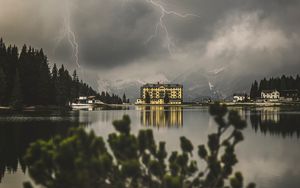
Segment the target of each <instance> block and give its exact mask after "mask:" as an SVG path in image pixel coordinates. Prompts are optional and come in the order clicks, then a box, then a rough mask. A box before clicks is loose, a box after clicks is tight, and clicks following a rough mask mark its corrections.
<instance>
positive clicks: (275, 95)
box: [260, 90, 280, 101]
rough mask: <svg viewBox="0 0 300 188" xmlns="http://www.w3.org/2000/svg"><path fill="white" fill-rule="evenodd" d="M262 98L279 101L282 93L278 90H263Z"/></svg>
mask: <svg viewBox="0 0 300 188" xmlns="http://www.w3.org/2000/svg"><path fill="white" fill-rule="evenodd" d="M260 96H261V98H262V99H264V100H268V101H278V100H279V98H280V93H279V91H277V90H262V91H261V95H260Z"/></svg>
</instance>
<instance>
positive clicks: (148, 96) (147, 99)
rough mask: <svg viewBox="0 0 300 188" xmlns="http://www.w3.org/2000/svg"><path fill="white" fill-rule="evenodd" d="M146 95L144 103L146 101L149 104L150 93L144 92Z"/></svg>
mask: <svg viewBox="0 0 300 188" xmlns="http://www.w3.org/2000/svg"><path fill="white" fill-rule="evenodd" d="M145 95H146V96H145V103H147V104H150V102H151V98H150V95H149V93H148V92H146V94H145Z"/></svg>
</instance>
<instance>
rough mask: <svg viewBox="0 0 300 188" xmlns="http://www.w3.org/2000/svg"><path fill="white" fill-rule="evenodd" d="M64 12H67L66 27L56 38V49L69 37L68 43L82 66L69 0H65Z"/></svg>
mask: <svg viewBox="0 0 300 188" xmlns="http://www.w3.org/2000/svg"><path fill="white" fill-rule="evenodd" d="M64 13H65V14H64V18H63V26H64V28H63V31H62V33H61V34H60V36H59V37H58V38H57V39H56V44H55V47H54V51H55V49H56V48H57V46H58V45H59V44H60V43H61V41H62V40H63V39H67V41H68V43H69V44H70V46H71V48H72V53H73V58H74V61H75V64H76V66H77V67H78V68H81V66H80V63H79V44H78V42H77V39H76V35H75V32H74V31H73V30H72V27H71V12H70V4H69V0H65V6H64Z"/></svg>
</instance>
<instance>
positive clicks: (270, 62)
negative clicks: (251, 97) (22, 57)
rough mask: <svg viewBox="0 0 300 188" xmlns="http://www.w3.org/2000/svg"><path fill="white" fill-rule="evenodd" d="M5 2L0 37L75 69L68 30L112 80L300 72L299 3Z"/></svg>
mask: <svg viewBox="0 0 300 188" xmlns="http://www.w3.org/2000/svg"><path fill="white" fill-rule="evenodd" d="M0 3H1V5H0V35H1V36H2V37H3V38H4V40H5V41H6V42H7V43H12V44H17V45H19V46H21V45H22V44H23V43H27V44H31V45H32V46H34V47H36V48H44V49H45V51H46V53H47V54H48V55H49V58H50V62H51V63H54V62H59V63H66V64H69V65H70V64H73V65H75V62H74V61H75V60H74V55H73V53H72V52H73V50H72V48H71V45H70V42H69V41H68V37H69V36H70V35H68V33H67V32H66V31H68V28H70V30H71V31H73V32H74V34H75V37H76V40H77V43H78V46H79V47H78V49H79V63H80V64H81V65H82V66H83V67H85V68H86V69H90V70H93V71H95V72H97V73H98V74H101V75H102V76H103V77H107V78H109V77H112V76H114V77H117V78H119V79H141V78H145V77H149V78H151V77H152V76H153V75H156V76H158V77H159V78H161V79H162V80H163V79H164V77H168V78H169V79H170V78H171V77H176V76H177V75H180V74H182V73H184V72H185V71H188V70H190V69H194V68H195V67H196V68H199V69H205V70H206V71H208V72H216V73H217V72H218V71H219V70H223V69H230V72H231V74H232V75H237V76H238V75H239V74H241V73H243V72H245V71H248V72H253V73H255V74H261V75H263V74H272V73H274V74H277V73H280V72H282V73H289V72H291V73H294V72H295V70H296V69H298V68H300V61H299V60H300V53H299V49H300V48H299V47H300V22H299V20H300V11H299V10H300V1H299V0H184V1H183V0H152V1H151V0H84V1H83V0H69V1H66V0H43V1H41V0H26V1H24V0H0ZM163 8H164V10H165V11H166V12H165V15H164V16H163V13H162V9H163ZM171 11H174V12H177V13H179V14H182V16H184V17H181V16H180V15H176V14H172V12H171ZM167 13H171V14H167ZM186 13H188V14H189V15H184V14H186ZM160 18H162V21H163V22H162V24H160V22H159V20H160ZM298 70H299V69H298Z"/></svg>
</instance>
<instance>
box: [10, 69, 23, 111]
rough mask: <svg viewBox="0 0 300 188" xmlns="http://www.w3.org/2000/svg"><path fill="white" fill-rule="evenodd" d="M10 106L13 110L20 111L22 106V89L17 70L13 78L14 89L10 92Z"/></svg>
mask: <svg viewBox="0 0 300 188" xmlns="http://www.w3.org/2000/svg"><path fill="white" fill-rule="evenodd" d="M11 106H12V107H13V108H14V109H17V110H19V109H21V108H22V106H23V95H22V88H21V82H20V75H19V71H18V69H17V70H16V74H15V78H14V87H13V91H12V97H11Z"/></svg>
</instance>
